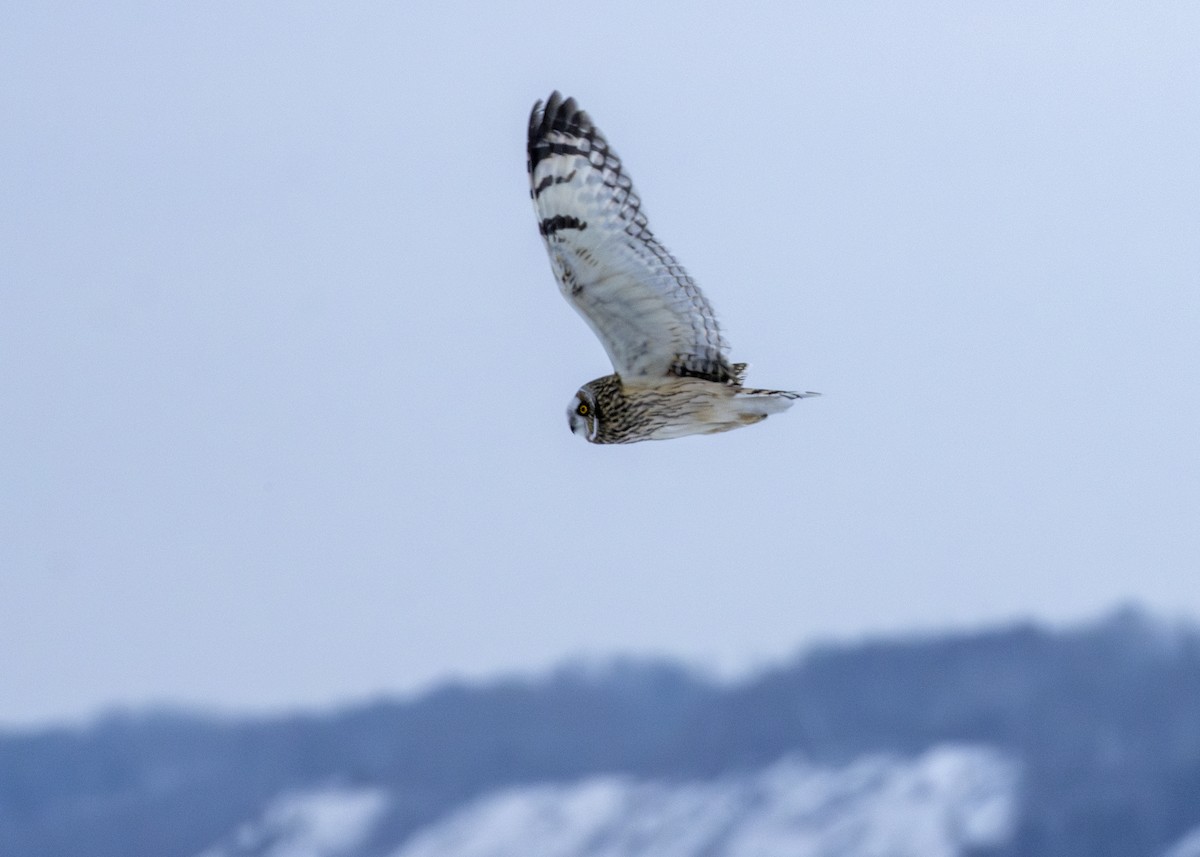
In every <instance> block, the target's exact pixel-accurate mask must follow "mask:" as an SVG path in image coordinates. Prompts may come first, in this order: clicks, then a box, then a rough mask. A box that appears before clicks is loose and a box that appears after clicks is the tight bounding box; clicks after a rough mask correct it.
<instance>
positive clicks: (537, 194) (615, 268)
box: [528, 92, 741, 384]
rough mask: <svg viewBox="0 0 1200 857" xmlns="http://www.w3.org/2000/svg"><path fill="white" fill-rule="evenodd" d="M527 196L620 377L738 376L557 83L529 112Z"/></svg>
mask: <svg viewBox="0 0 1200 857" xmlns="http://www.w3.org/2000/svg"><path fill="white" fill-rule="evenodd" d="M528 152H529V161H528V168H529V181H530V195H531V196H532V197H533V205H534V209H535V210H536V211H537V217H538V228H539V230H540V231H541V233H542V238H544V239H545V241H546V249H547V251H548V252H549V253H550V264H551V266H552V267H553V268H554V273H555V275H556V276H557V277H558V281H559V285H560V286H561V288H562V293H563V295H564V296H565V297H566V299H567V300H568V301H570V302H571V304H572V305H573V306H574V307H575V309H577V310H578V311H579V313H580V315H582V316H583V317H584V319H585V320H586V321H587V323H588V324H589V325H590V326H591V328H592V330H594V331H595V332H596V335H597V336H598V337H599V338H600V342H601V343H602V344H603V345H604V350H605V351H607V352H608V356H609V359H610V360H612V364H613V368H614V369H615V370H616V372H617V374H618V375H620V376H621V380H622V381H623V382H625V383H626V384H637V383H639V381H643V382H645V381H649V380H650V379H657V378H661V377H663V376H667V375H691V376H696V377H700V378H707V379H709V380H713V381H719V382H735V381H736V380H737V369H740V368H741V367H737V368H735V367H733V366H730V364H729V363H728V362H727V361H726V359H725V355H724V352H725V351H726V349H727V347H728V346H727V345H726V343H725V340H724V339H723V338H722V336H721V331H720V328H719V327H718V326H717V320H716V317H715V316H714V315H713V311H712V308H711V307H710V306H709V304H708V301H707V300H706V299H705V297H704V295H703V294H701V292H700V289H699V287H698V286H697V285H696V283H695V282H694V281H693V280H692V278H691V277H690V276H688V273H687V271H685V270H684V269H683V266H681V265H680V264H679V262H678V261H676V259H675V257H674V256H672V255H671V254H670V252H668V251H667V248H666V247H664V246H663V245H662V244H660V243H659V241H658V239H657V238H655V237H654V234H653V233H652V232H651V231H650V228H649V226H648V225H647V223H646V215H645V214H643V213H642V211H641V200H640V199H639V198H638V195H637V194H636V193H635V192H634V190H633V183H632V182H631V181H630V179H629V176H628V175H626V174H625V172H624V171H623V170H622V168H621V161H620V159H619V158H618V157H617V154H616V152H614V151H613V150H612V149H611V148H610V147H609V145H608V142H607V141H606V140H605V139H604V136H603V135H602V134H601V133H600V131H599V130H598V129H597V128H596V126H594V125H593V124H592V120H591V119H590V118H589V117H588V115H587V113H585V112H584V111H582V110H580V109H579V106H578V105H577V104H576V103H575V99H574V98H568V99H566V100H565V101H564V100H563V98H562V96H561V95H560V94H559V93H558V92H554V93H552V94H551V95H550V98H549V99H548V100H547V101H546V103H545V104H543V103H542V102H541V101H539V102H538V103H537V104H535V105H534V106H533V112H532V113H531V114H530V116H529V147H528Z"/></svg>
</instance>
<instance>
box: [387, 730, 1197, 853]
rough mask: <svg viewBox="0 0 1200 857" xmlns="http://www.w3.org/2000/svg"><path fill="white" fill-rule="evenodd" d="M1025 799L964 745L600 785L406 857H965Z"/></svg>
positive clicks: (431, 833)
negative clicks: (689, 778) (705, 777)
mask: <svg viewBox="0 0 1200 857" xmlns="http://www.w3.org/2000/svg"><path fill="white" fill-rule="evenodd" d="M1016 790H1017V769H1016V766H1015V765H1014V764H1013V763H1012V762H1010V761H1009V760H1007V759H1006V758H1005V757H1004V756H1002V755H1000V754H999V753H997V752H995V751H992V750H989V749H984V748H977V747H953V746H946V747H939V748H935V749H933V750H930V751H929V752H927V753H925V754H924V755H922V756H920V757H918V758H916V759H910V760H903V759H898V758H896V757H894V756H872V757H867V758H864V759H860V760H858V761H856V762H854V763H852V764H849V765H847V766H845V767H841V768H835V767H828V766H819V765H812V764H808V763H806V762H804V761H802V760H799V759H795V758H788V759H784V760H782V761H780V762H778V763H777V764H775V765H772V766H770V767H769V768H766V769H764V770H761V771H758V772H752V773H747V774H741V775H736V776H726V777H722V778H719V779H716V780H709V781H698V782H680V783H668V782H658V781H639V780H635V779H632V778H629V777H598V778H593V779H589V780H585V781H583V782H578V783H573V784H566V785H541V786H533V787H527V788H518V789H511V790H507V791H504V792H502V793H499V794H493V795H490V796H485V797H484V798H482V799H481V800H479V801H476V802H475V803H473V804H471V805H469V806H467V807H465V808H464V809H462V810H460V811H459V812H457V813H454V814H453V815H451V816H450V817H448V818H446V819H445V820H443V821H441V822H439V823H437V824H435V825H432V826H430V827H427V828H425V829H424V830H422V831H419V832H418V833H417V834H416V835H415V836H414V837H412V838H411V839H410V840H409V841H408V842H407V843H406V844H405V845H404V847H402V848H400V849H399V850H398V851H396V852H395V853H394V855H393V857H511V855H515V854H519V855H522V857H774V855H778V857H909V855H911V857H960V855H962V854H963V853H964V852H965V851H966V850H967V849H970V848H979V847H986V846H995V845H1001V844H1003V843H1004V842H1005V841H1007V840H1008V839H1009V838H1010V836H1011V834H1012V830H1013V825H1014V812H1015V800H1016ZM1173 857H1174V856H1173ZM1187 857H1191V855H1187Z"/></svg>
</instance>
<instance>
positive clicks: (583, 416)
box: [567, 386, 600, 443]
mask: <svg viewBox="0 0 1200 857" xmlns="http://www.w3.org/2000/svg"><path fill="white" fill-rule="evenodd" d="M567 425H569V426H570V427H571V432H572V433H573V434H577V435H579V436H580V437H582V438H585V439H586V440H590V441H591V442H592V443H595V442H596V435H597V434H599V432H600V412H599V410H598V409H597V407H596V397H595V395H593V394H592V391H591V390H589V389H588V388H587V386H584V387H580V389H579V392H578V393H576V394H575V398H573V399H572V400H571V404H570V405H568V406H567Z"/></svg>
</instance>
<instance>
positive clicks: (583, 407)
mask: <svg viewBox="0 0 1200 857" xmlns="http://www.w3.org/2000/svg"><path fill="white" fill-rule="evenodd" d="M575 413H577V414H579V416H581V417H586V416H587V415H588V406H587V405H585V404H584V403H583V402H580V403H579V407H578V408H576V409H575Z"/></svg>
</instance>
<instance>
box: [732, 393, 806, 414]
mask: <svg viewBox="0 0 1200 857" xmlns="http://www.w3.org/2000/svg"><path fill="white" fill-rule="evenodd" d="M819 395H821V394H820V393H814V392H811V391H808V392H804V393H796V392H793V391H791V390H739V391H738V392H737V394H736V395H735V396H734V397H733V398H734V401H736V402H737V404H738V410H739V411H741V412H742V413H744V414H746V415H751V414H753V415H762V416H764V417H766V416H769V415H771V414H781V413H783V412H784V411H786V410H787V409H788V408H790V407H791V406H792V403H793V402H794V401H795V400H796V399H807V398H810V397H812V396H819Z"/></svg>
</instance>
